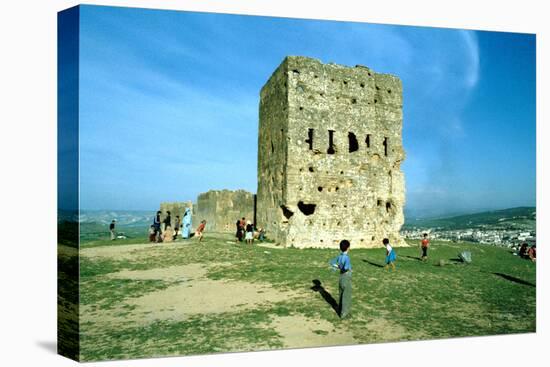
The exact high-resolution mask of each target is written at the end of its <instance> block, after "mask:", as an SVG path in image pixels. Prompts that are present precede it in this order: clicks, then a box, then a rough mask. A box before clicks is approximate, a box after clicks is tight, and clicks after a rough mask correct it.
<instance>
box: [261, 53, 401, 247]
mask: <svg viewBox="0 0 550 367" xmlns="http://www.w3.org/2000/svg"><path fill="white" fill-rule="evenodd" d="M401 130H402V89H401V81H400V80H399V79H398V78H397V77H395V76H392V75H387V74H378V73H375V72H374V71H372V70H370V69H369V68H367V67H363V66H356V67H354V68H350V67H344V66H341V65H335V64H322V63H320V62H319V61H317V60H315V59H310V58H305V57H287V58H286V59H285V60H284V61H283V63H282V64H281V65H280V66H279V67H278V68H277V70H276V71H275V72H274V73H273V75H272V76H271V78H270V79H269V81H268V82H267V83H266V85H265V86H264V87H263V88H262V91H261V96H260V126H259V141H258V203H257V210H258V211H257V217H258V226H265V227H266V229H267V234H268V236H270V237H271V238H274V239H275V240H276V241H277V242H279V243H281V244H283V245H294V246H296V247H338V243H339V242H340V240H342V239H344V238H345V239H348V240H350V241H351V243H352V246H354V247H379V246H381V241H382V239H383V238H384V237H388V238H389V239H390V241H391V243H393V244H395V245H403V244H404V241H403V240H402V238H401V237H400V236H399V229H400V228H401V226H402V224H403V222H404V217H403V207H404V204H405V184H404V176H403V173H402V171H401V169H400V165H401V163H402V161H403V159H404V157H405V153H404V151H403V146H402V136H401Z"/></svg>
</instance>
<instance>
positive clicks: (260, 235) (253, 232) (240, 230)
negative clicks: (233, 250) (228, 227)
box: [235, 217, 265, 245]
mask: <svg viewBox="0 0 550 367" xmlns="http://www.w3.org/2000/svg"><path fill="white" fill-rule="evenodd" d="M236 226H237V232H236V233H235V237H236V241H237V242H242V241H243V240H245V241H246V243H247V244H248V245H252V244H253V243H254V239H258V240H259V241H263V240H264V238H265V230H264V229H263V228H258V229H256V228H255V226H254V224H252V222H250V221H249V220H246V218H245V217H242V218H241V219H237V223H236Z"/></svg>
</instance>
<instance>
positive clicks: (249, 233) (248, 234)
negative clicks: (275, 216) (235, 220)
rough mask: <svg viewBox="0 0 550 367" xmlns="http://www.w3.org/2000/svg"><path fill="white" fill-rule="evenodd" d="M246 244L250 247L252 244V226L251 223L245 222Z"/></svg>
mask: <svg viewBox="0 0 550 367" xmlns="http://www.w3.org/2000/svg"><path fill="white" fill-rule="evenodd" d="M245 239H246V244H247V245H252V242H253V241H254V226H252V223H250V221H248V222H246V236H245Z"/></svg>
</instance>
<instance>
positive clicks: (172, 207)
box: [159, 201, 193, 228]
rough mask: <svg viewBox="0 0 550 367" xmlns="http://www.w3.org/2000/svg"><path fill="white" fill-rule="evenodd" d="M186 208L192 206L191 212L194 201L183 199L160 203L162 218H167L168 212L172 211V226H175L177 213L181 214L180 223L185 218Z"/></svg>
mask: <svg viewBox="0 0 550 367" xmlns="http://www.w3.org/2000/svg"><path fill="white" fill-rule="evenodd" d="M185 208H191V213H192V212H193V203H192V202H191V201H182V202H172V203H167V202H165V203H160V209H159V210H160V211H161V212H162V214H161V217H160V218H161V220H162V221H164V218H166V212H167V211H170V214H171V219H172V225H171V226H172V228H173V227H174V223H175V221H176V215H179V216H180V224H181V221H182V220H183V214H185Z"/></svg>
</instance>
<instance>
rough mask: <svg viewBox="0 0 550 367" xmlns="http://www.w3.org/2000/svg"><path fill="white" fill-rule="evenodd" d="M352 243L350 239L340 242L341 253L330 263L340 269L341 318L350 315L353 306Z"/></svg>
mask: <svg viewBox="0 0 550 367" xmlns="http://www.w3.org/2000/svg"><path fill="white" fill-rule="evenodd" d="M349 247H350V243H349V241H348V240H342V241H341V242H340V251H341V252H340V255H338V256H337V257H336V258H334V259H333V260H332V261H331V262H330V263H331V265H332V266H333V267H335V268H337V269H338V270H339V271H340V279H339V281H338V288H339V291H340V302H339V304H338V305H339V311H340V312H339V314H340V318H341V319H345V318H347V317H348V316H349V313H350V308H351V261H350V257H349V254H348V252H349Z"/></svg>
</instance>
